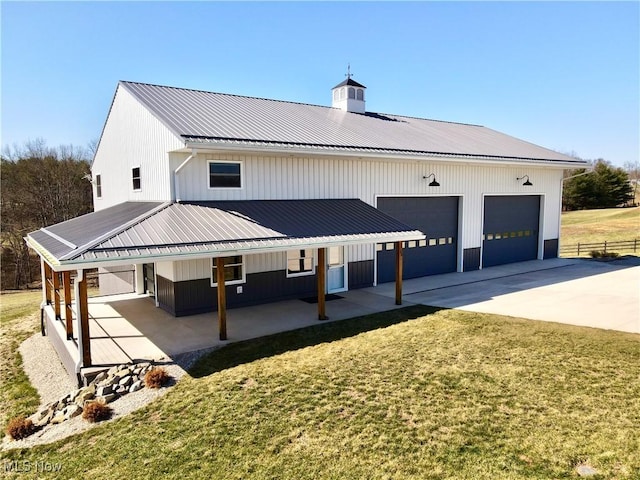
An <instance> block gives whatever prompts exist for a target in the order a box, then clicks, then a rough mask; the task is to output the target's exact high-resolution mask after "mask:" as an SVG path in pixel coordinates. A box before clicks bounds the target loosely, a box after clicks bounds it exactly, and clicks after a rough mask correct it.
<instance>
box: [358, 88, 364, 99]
mask: <svg viewBox="0 0 640 480" xmlns="http://www.w3.org/2000/svg"><path fill="white" fill-rule="evenodd" d="M358 100H364V90H362V89H361V88H359V89H358Z"/></svg>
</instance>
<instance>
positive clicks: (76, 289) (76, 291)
mask: <svg viewBox="0 0 640 480" xmlns="http://www.w3.org/2000/svg"><path fill="white" fill-rule="evenodd" d="M76 272H78V274H77V276H76V279H75V282H74V284H73V292H74V295H75V299H76V327H77V330H78V361H77V362H76V375H77V377H78V385H80V384H81V383H82V382H81V379H80V370H81V369H82V367H83V366H84V364H83V361H82V351H83V344H82V321H81V320H80V282H83V281H84V270H83V269H81V268H80V269H78V270H76Z"/></svg>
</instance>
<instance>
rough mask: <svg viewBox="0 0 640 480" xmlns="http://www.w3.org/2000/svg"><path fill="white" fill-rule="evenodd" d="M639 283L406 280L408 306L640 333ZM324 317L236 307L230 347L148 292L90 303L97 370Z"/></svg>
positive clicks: (351, 303)
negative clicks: (157, 302)
mask: <svg viewBox="0 0 640 480" xmlns="http://www.w3.org/2000/svg"><path fill="white" fill-rule="evenodd" d="M639 285H640V259H637V258H636V259H629V260H627V261H624V260H621V261H618V262H609V263H601V262H594V261H589V260H577V259H553V260H545V261H531V262H522V263H517V264H511V265H504V266H500V267H493V268H488V269H484V270H478V271H474V272H467V273H451V274H445V275H438V276H432V277H423V278H419V279H412V280H406V281H405V282H404V296H403V300H404V302H403V303H404V306H407V305H412V304H425V305H432V306H440V307H446V308H460V309H463V310H471V311H478V312H487V313H497V314H502V315H510V316H516V317H522V318H529V319H533V320H544V321H554V322H560V323H568V324H573V325H581V326H590V327H595V328H603V329H613V330H620V331H625V332H632V333H640V289H639V288H638V286H639ZM394 296H395V286H394V284H393V283H389V284H383V285H380V286H377V287H371V288H365V289H360V290H352V291H349V292H343V293H340V294H339V297H341V298H337V299H333V300H330V301H327V303H326V311H327V315H328V316H329V320H328V321H330V322H331V321H337V320H343V319H347V318H353V317H357V316H360V315H367V314H371V313H376V312H381V311H386V310H393V309H395V308H400V307H398V306H396V305H395V303H394ZM48 308H50V307H48ZM317 318H318V311H317V305H316V304H313V303H308V302H306V301H304V300H300V299H296V300H287V301H281V302H275V303H269V304H263V305H257V306H252V307H244V308H235V309H232V310H229V311H228V321H227V332H228V340H227V341H220V340H219V338H218V320H217V314H216V313H213V312H212V313H206V314H200V315H192V316H186V317H174V316H172V315H170V314H169V313H167V312H165V311H164V310H162V309H160V308H157V307H156V306H155V303H154V301H153V299H152V298H149V297H147V296H141V295H137V294H125V295H116V296H109V297H95V298H91V299H90V300H89V325H90V335H91V355H92V360H93V368H92V369H91V371H94V370H95V369H96V368H101V367H105V366H109V365H114V364H120V363H126V362H131V361H135V360H154V361H157V362H170V361H171V359H173V358H174V357H175V356H177V355H180V354H183V353H187V352H192V351H196V350H202V349H210V348H215V347H220V346H223V345H226V344H228V343H230V342H237V341H241V340H247V339H251V338H257V337H262V336H265V335H270V334H274V333H278V332H282V331H287V330H293V329H297V328H302V327H306V326H310V325H317V324H318V323H319V321H318V320H317ZM48 325H49V334H50V335H54V336H55V337H57V338H55V337H54V338H52V341H53V342H54V343H57V344H58V347H57V348H60V346H61V344H63V345H64V347H63V348H66V349H67V350H68V358H69V359H73V358H77V355H78V353H77V345H76V344H75V343H74V342H70V341H66V340H64V341H61V340H62V339H64V338H65V332H64V326H63V322H60V321H54V322H51V321H50V322H49V324H48ZM74 349H75V351H74Z"/></svg>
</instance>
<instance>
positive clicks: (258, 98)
mask: <svg viewBox="0 0 640 480" xmlns="http://www.w3.org/2000/svg"><path fill="white" fill-rule="evenodd" d="M120 83H123V84H127V83H129V84H134V85H145V86H148V87H158V88H168V89H171V90H186V91H188V92H199V93H209V94H211V95H223V96H225V97H237V98H250V99H252V100H265V101H267V102H279V103H290V104H294V105H307V106H309V107H320V108H333V107H329V106H327V105H318V104H315V103H305V102H292V101H291V100H279V99H277V98H266V97H256V96H254V95H239V94H237V93H225V92H212V91H210V90H202V89H201V88H185V87H172V86H171V85H158V84H154V83H144V82H131V81H127V80H120Z"/></svg>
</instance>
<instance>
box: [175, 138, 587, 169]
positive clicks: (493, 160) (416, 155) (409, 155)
mask: <svg viewBox="0 0 640 480" xmlns="http://www.w3.org/2000/svg"><path fill="white" fill-rule="evenodd" d="M185 146H186V147H187V148H188V149H192V150H200V151H206V150H210V151H211V150H213V151H216V150H218V151H219V150H224V151H234V152H241V153H242V152H251V153H261V152H268V153H274V154H285V155H291V154H301V155H313V156H340V157H357V158H365V157H366V158H373V159H386V160H412V161H415V160H419V161H433V160H437V161H448V162H450V161H452V159H454V160H455V161H457V162H462V163H481V164H492V165H504V164H505V163H511V164H514V165H524V166H541V165H544V166H553V167H555V168H562V169H568V168H571V169H575V168H585V167H587V166H588V165H589V163H588V162H586V161H585V160H580V159H575V160H574V159H569V157H567V160H557V159H545V158H521V157H509V156H503V157H501V156H490V155H474V154H465V153H443V152H418V151H392V150H384V149H369V148H361V147H355V146H354V147H347V146H345V147H336V146H322V145H301V144H284V143H277V144H274V143H272V142H255V143H251V142H243V141H228V140H215V139H214V140H213V141H211V142H210V143H205V142H194V141H189V140H186V141H185Z"/></svg>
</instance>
